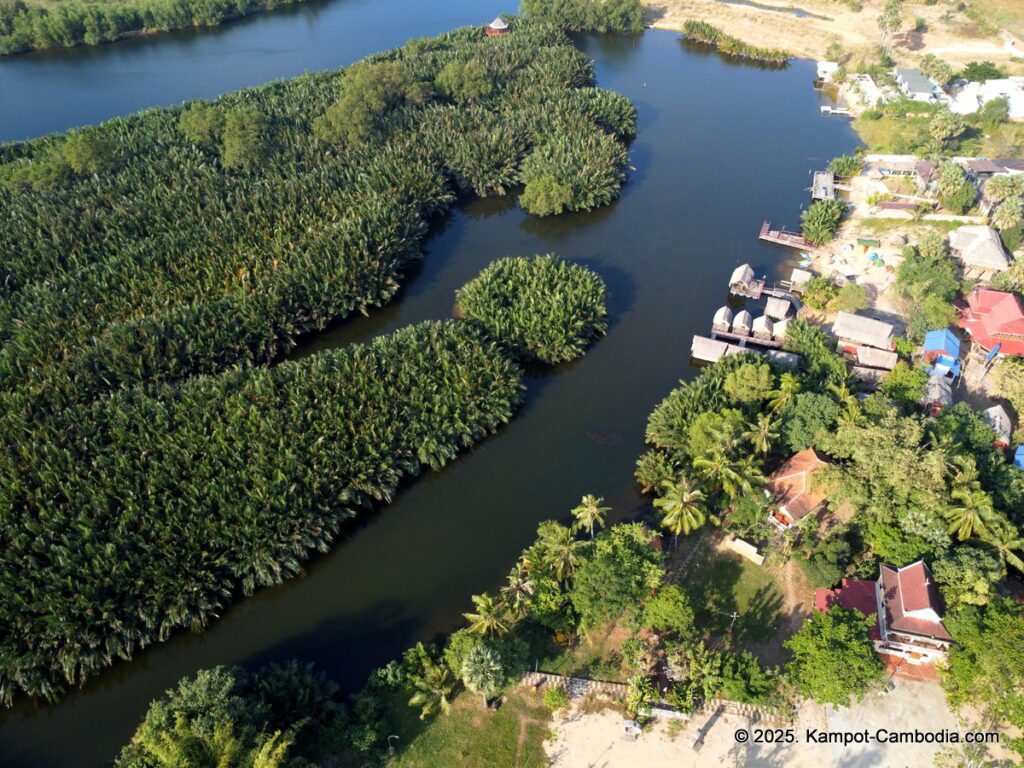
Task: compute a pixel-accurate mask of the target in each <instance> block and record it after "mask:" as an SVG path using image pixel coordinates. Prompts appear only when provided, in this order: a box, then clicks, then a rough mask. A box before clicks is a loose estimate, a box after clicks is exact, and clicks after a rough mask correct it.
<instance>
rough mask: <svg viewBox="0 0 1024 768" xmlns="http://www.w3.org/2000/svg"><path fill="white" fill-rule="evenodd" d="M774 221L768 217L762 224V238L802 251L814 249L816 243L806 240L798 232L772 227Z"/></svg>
mask: <svg viewBox="0 0 1024 768" xmlns="http://www.w3.org/2000/svg"><path fill="white" fill-rule="evenodd" d="M771 226H772V223H771V222H770V221H768V219H765V220H764V223H763V224H762V225H761V234H760V238H761V239H762V240H766V241H767V242H769V243H775V244H776V245H785V246H787V247H789V248H799V249H800V250H802V251H813V250H814V243H811V242H808V241H807V240H804V238H803V236H802V235H798V234H797V233H796V232H787V231H786V230H784V229H772V228H771Z"/></svg>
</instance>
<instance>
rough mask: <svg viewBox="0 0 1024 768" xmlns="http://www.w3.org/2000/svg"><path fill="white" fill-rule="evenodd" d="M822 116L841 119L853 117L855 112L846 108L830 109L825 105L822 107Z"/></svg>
mask: <svg viewBox="0 0 1024 768" xmlns="http://www.w3.org/2000/svg"><path fill="white" fill-rule="evenodd" d="M821 114H823V115H837V116H839V117H853V112H851V111H850V110H849V109H847V108H846V107H830V106H828V105H823V106H822V107H821Z"/></svg>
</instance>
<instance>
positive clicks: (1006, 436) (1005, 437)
mask: <svg viewBox="0 0 1024 768" xmlns="http://www.w3.org/2000/svg"><path fill="white" fill-rule="evenodd" d="M981 417H982V418H983V419H985V421H986V422H988V425H989V426H990V427H992V431H993V432H995V433H996V439H995V440H993V441H992V444H993V445H994V446H995V447H996V448H1000V449H1002V450H1004V451H1005V450H1006V449H1007V448H1009V447H1010V438H1011V437H1012V436H1013V418H1012V417H1011V416H1010V414H1009V412H1008V411H1007V410H1006V409H1005V408H1003V406H1001V405H993V406H992V407H991V408H986V409H985V410H984V411H982V412H981Z"/></svg>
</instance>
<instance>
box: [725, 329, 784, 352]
mask: <svg viewBox="0 0 1024 768" xmlns="http://www.w3.org/2000/svg"><path fill="white" fill-rule="evenodd" d="M711 338H712V339H717V338H723V339H729V340H730V341H737V342H739V345H740V346H741V347H746V346H755V347H767V348H768V349H781V348H782V340H781V339H758V338H756V337H754V336H744V335H743V334H741V333H733V332H732V331H716V330H714V329H712V330H711Z"/></svg>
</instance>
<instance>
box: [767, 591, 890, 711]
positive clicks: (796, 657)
mask: <svg viewBox="0 0 1024 768" xmlns="http://www.w3.org/2000/svg"><path fill="white" fill-rule="evenodd" d="M869 626H870V623H869V622H868V621H866V620H865V618H864V617H863V616H861V615H860V614H859V613H857V612H856V611H846V610H843V609H842V608H839V607H833V608H831V609H830V610H828V611H825V612H823V613H814V614H812V615H811V616H810V617H809V618H808V619H807V620H806V621H805V622H804V625H803V626H802V627H801V628H800V631H799V632H797V633H796V634H795V635H793V637H791V638H790V639H789V640H787V641H786V647H787V648H789V649H790V650H791V651H792V652H793V661H792V662H791V663H790V664H789V666H788V667H787V671H788V672H789V674H790V676H791V679H792V680H793V682H794V683H795V685H796V687H797V690H799V691H800V693H802V694H803V695H804V696H806V697H807V698H810V699H814V700H815V701H820V702H822V703H824V704H833V705H835V706H848V705H849V704H850V700H851V699H861V698H863V697H864V694H865V693H867V691H868V690H869V689H870V688H871V687H872V686H873V685H877V684H879V683H881V682H882V677H883V674H882V673H883V667H882V661H881V659H880V658H879V657H878V654H877V653H875V647H874V645H873V644H872V642H871V638H870V637H869V636H868V628H869Z"/></svg>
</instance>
